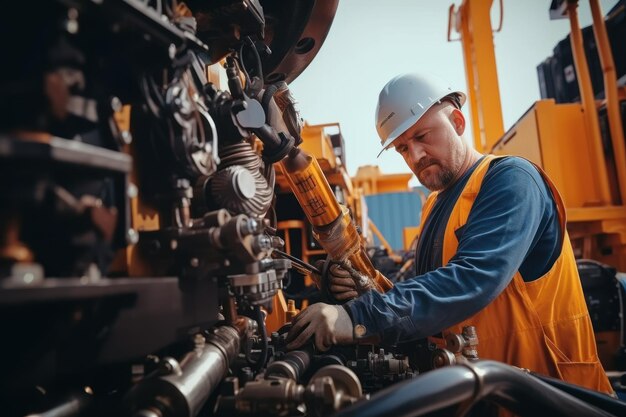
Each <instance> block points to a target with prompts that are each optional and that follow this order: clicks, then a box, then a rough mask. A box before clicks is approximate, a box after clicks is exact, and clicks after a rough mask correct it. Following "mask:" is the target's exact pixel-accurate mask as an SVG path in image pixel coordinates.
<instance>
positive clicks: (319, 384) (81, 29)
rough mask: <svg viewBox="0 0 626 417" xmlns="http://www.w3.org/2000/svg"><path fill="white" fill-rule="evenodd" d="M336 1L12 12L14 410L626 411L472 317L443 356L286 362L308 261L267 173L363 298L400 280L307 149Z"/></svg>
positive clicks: (3, 128)
mask: <svg viewBox="0 0 626 417" xmlns="http://www.w3.org/2000/svg"><path fill="white" fill-rule="evenodd" d="M336 6H337V2H336V1H333V0H327V1H317V2H310V1H304V0H302V1H293V2H281V1H273V0H264V1H259V0H220V1H215V2H207V1H201V0H190V1H188V2H186V3H182V2H178V1H175V0H150V1H139V0H103V1H100V0H98V1H90V0H83V1H79V0H56V1H48V2H41V3H39V4H37V5H36V10H34V9H33V5H32V4H31V3H29V2H19V3H18V2H15V3H13V4H11V5H7V6H6V7H4V8H3V13H2V15H1V17H0V20H1V22H0V23H1V24H0V33H1V34H2V35H3V36H2V45H3V51H2V52H3V56H4V57H5V59H6V63H5V65H3V66H2V69H1V70H0V71H1V72H0V159H1V163H0V173H1V175H0V197H1V201H2V203H1V205H0V331H1V332H2V339H3V343H2V344H1V346H2V347H1V350H0V352H1V353H2V357H3V358H5V364H4V366H3V369H2V371H3V372H2V377H0V410H2V411H1V413H2V415H3V416H14V415H15V416H24V415H45V416H111V415H114V416H134V417H140V416H141V417H174V416H189V417H191V416H209V415H228V416H231V415H235V414H236V415H281V416H282V415H285V416H287V415H294V416H295V415H297V416H302V415H316V416H322V415H324V416H326V415H330V414H333V413H336V412H340V413H342V415H356V414H359V415H360V413H361V412H362V410H363V407H366V408H367V409H368V410H369V411H370V412H371V415H384V414H387V413H388V412H389V411H391V410H395V409H394V408H393V407H390V406H389V402H388V401H389V400H390V399H393V392H392V393H391V394H390V393H389V391H385V389H387V387H389V386H391V385H395V384H402V385H398V387H403V390H396V391H394V392H397V393H404V392H405V390H410V391H412V392H415V393H418V394H417V395H416V396H415V397H413V398H410V399H411V402H410V403H407V402H396V403H394V404H395V405H394V407H397V406H399V407H404V409H403V410H404V411H403V412H404V413H407V412H408V413H409V414H411V415H421V414H427V413H430V412H433V411H437V410H442V409H444V411H451V412H457V411H458V413H460V414H462V413H463V412H464V411H466V410H469V409H470V408H472V407H473V406H474V405H475V404H476V403H477V402H482V400H487V401H492V403H494V404H499V405H501V406H503V407H505V408H508V409H511V410H513V411H515V412H518V413H520V414H523V415H526V414H528V415H529V414H530V413H534V414H536V413H537V410H542V411H545V412H546V413H550V414H559V413H560V414H562V415H571V410H574V409H576V410H582V412H584V413H585V415H618V414H620V413H622V412H623V411H624V408H623V406H622V405H621V404H619V403H617V402H615V401H613V400H611V399H609V398H604V397H600V396H597V395H595V394H593V393H590V392H587V391H585V390H582V389H578V388H576V387H572V386H568V385H567V384H562V385H558V384H556V383H554V382H551V381H545V380H542V379H541V378H539V377H535V376H532V375H530V374H529V373H527V372H524V371H522V370H518V369H513V368H511V367H509V366H507V365H504V364H498V363H493V362H481V361H480V360H479V359H478V358H479V352H480V347H479V345H478V340H479V337H480V335H476V334H475V331H473V330H472V328H470V327H468V328H465V329H464V330H463V333H462V334H460V335H452V336H451V337H449V338H448V340H446V341H444V344H443V345H440V346H437V345H434V344H432V343H426V344H425V345H417V344H416V343H412V344H410V345H409V346H391V347H383V346H368V345H362V346H345V347H335V348H333V349H332V350H330V351H328V352H317V351H315V350H314V348H313V346H312V345H308V346H305V347H303V348H302V349H301V350H297V351H287V350H286V348H285V338H286V334H287V331H288V328H289V324H287V325H286V326H283V327H282V328H280V329H277V331H272V332H268V331H267V326H266V321H267V320H266V316H267V314H268V313H270V315H271V309H272V305H273V297H274V296H275V295H276V294H277V293H278V292H279V291H280V289H281V287H282V286H283V280H284V279H285V277H286V276H287V275H288V274H289V271H290V270H291V269H292V267H293V266H294V264H297V265H299V266H300V267H302V265H303V263H302V262H301V260H299V259H294V260H293V263H292V260H290V259H289V258H288V257H284V256H282V249H284V241H283V239H281V238H280V237H279V236H278V235H277V234H276V230H277V224H275V221H274V218H273V215H272V213H273V211H274V210H275V206H276V202H275V199H276V193H275V182H276V173H275V166H279V167H280V168H279V169H280V170H281V172H282V175H284V177H285V179H286V180H287V182H288V184H289V186H290V188H291V191H292V193H293V194H294V196H295V198H296V199H297V201H298V203H299V204H300V206H301V208H302V210H303V212H304V213H305V214H306V216H307V219H308V220H309V221H310V223H311V224H312V225H313V231H314V233H315V236H316V239H317V241H318V242H319V244H320V245H321V246H322V247H323V248H324V249H325V250H326V251H327V252H328V253H329V256H330V258H331V259H332V260H333V261H335V262H339V263H341V264H342V265H343V266H344V267H345V268H347V269H349V270H350V271H351V272H352V275H353V277H354V279H355V280H356V283H357V286H358V288H359V291H366V290H370V289H373V290H379V291H385V290H388V289H389V288H390V286H391V285H390V282H389V281H388V280H387V279H386V278H385V277H384V276H382V275H381V274H380V273H378V272H377V271H376V270H375V269H374V267H373V266H372V263H371V261H370V259H369V258H368V257H367V256H366V254H365V252H364V250H363V246H362V244H361V237H360V236H359V233H358V230H357V227H356V226H355V224H354V222H353V221H352V220H351V217H350V215H349V212H348V211H347V210H346V209H345V208H344V207H342V205H340V204H339V203H338V202H337V199H336V196H335V195H334V194H333V191H332V189H331V188H330V186H329V184H328V182H327V181H326V178H325V177H324V175H323V174H322V171H321V169H320V167H319V165H318V163H317V161H316V160H315V159H314V158H312V157H311V156H310V155H308V154H307V152H306V151H304V150H303V149H302V148H301V147H299V145H300V143H301V136H302V135H301V128H302V125H301V124H302V123H301V119H300V116H299V114H298V112H297V110H296V108H295V105H294V99H293V98H292V97H291V94H290V92H289V88H288V83H289V82H290V81H291V80H293V79H294V78H295V77H296V76H297V75H298V74H299V73H300V72H301V71H303V70H304V68H305V67H306V66H307V65H308V63H309V62H310V61H311V59H313V57H314V56H315V54H316V52H317V51H318V50H319V48H320V46H321V44H322V43H323V40H324V38H325V36H326V33H327V31H328V28H329V26H330V24H331V22H332V19H333V16H334V11H335V8H336ZM25 22H27V24H25ZM439 368H441V369H439ZM427 371H429V372H427ZM422 374H424V375H422ZM394 389H395V388H394ZM376 392H378V394H375V393H376ZM370 394H373V395H372V396H371V398H370ZM451 394H452V395H451ZM403 395H404V394H403ZM528 396H532V397H533V398H535V399H536V402H534V403H532V404H530V403H528V402H527V401H526V399H527V398H528ZM409 406H410V410H409V408H407V407H409ZM620 407H621V408H620ZM407 410H408V411H407Z"/></svg>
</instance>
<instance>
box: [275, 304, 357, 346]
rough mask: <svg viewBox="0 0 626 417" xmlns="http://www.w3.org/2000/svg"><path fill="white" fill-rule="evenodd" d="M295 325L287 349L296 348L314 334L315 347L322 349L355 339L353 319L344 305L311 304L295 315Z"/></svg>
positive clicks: (288, 338) (290, 333)
mask: <svg viewBox="0 0 626 417" xmlns="http://www.w3.org/2000/svg"><path fill="white" fill-rule="evenodd" d="M292 324H293V327H292V328H291V330H290V331H289V335H288V336H287V341H288V342H289V343H288V344H287V349H296V348H298V347H300V346H302V345H303V344H305V343H306V341H307V340H309V338H310V337H311V336H313V335H315V336H314V342H315V347H317V349H318V350H320V351H326V350H328V349H329V348H330V347H331V346H332V345H336V344H346V343H350V342H352V341H353V340H354V337H353V334H352V320H350V316H349V315H348V313H347V312H346V310H344V308H343V307H341V306H337V305H330V304H324V303H315V304H311V305H310V306H309V307H307V308H306V309H305V310H304V311H302V312H301V313H300V314H298V315H297V316H296V317H294V319H293V321H292Z"/></svg>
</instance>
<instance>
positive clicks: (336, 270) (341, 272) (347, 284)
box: [311, 259, 359, 301]
mask: <svg viewBox="0 0 626 417" xmlns="http://www.w3.org/2000/svg"><path fill="white" fill-rule="evenodd" d="M326 262H327V261H325V260H323V259H320V260H318V261H317V262H315V266H316V267H317V269H319V270H320V271H324V269H325V265H324V264H325V263H326ZM327 274H328V291H329V292H330V293H331V294H332V296H333V297H334V298H335V300H337V301H347V300H351V299H353V298H356V297H358V296H359V293H358V292H357V291H356V284H355V283H354V279H353V278H352V276H351V275H350V273H349V272H348V271H346V270H345V269H343V268H342V267H341V266H340V265H339V264H337V263H331V265H330V267H328V272H327ZM311 278H312V279H313V282H315V285H316V286H317V288H321V285H322V278H321V277H320V276H319V275H317V274H316V273H311Z"/></svg>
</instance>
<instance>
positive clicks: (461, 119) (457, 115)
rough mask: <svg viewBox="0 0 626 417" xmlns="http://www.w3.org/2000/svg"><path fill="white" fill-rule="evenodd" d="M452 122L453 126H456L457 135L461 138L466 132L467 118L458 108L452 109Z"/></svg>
mask: <svg viewBox="0 0 626 417" xmlns="http://www.w3.org/2000/svg"><path fill="white" fill-rule="evenodd" d="M450 122H451V123H452V126H454V130H455V131H456V134H457V135H459V136H461V135H462V134H463V132H465V116H464V115H463V112H462V111H461V110H459V109H456V108H455V109H452V112H450Z"/></svg>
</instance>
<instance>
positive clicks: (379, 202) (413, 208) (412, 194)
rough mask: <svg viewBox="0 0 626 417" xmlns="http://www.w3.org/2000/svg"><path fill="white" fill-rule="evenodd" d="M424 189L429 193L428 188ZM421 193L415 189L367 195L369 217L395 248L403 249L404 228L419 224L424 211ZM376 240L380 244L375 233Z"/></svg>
mask: <svg viewBox="0 0 626 417" xmlns="http://www.w3.org/2000/svg"><path fill="white" fill-rule="evenodd" d="M419 188H420V189H423V187H419ZM423 190H424V191H426V193H428V190H426V189H423ZM420 195H422V193H420V192H419V191H417V190H414V191H406V192H399V193H384V194H375V195H368V196H365V203H366V204H367V213H368V216H369V218H370V219H371V220H372V221H373V222H374V224H375V225H376V227H377V228H378V230H380V233H382V235H383V236H384V237H385V239H386V240H387V242H389V245H390V246H391V247H392V248H393V249H394V250H401V249H403V246H404V242H403V236H402V230H403V229H404V228H405V227H407V226H418V225H419V221H420V214H421V212H422V199H421V197H420ZM374 242H375V244H376V245H380V241H379V240H378V238H377V237H376V236H375V235H374Z"/></svg>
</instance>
